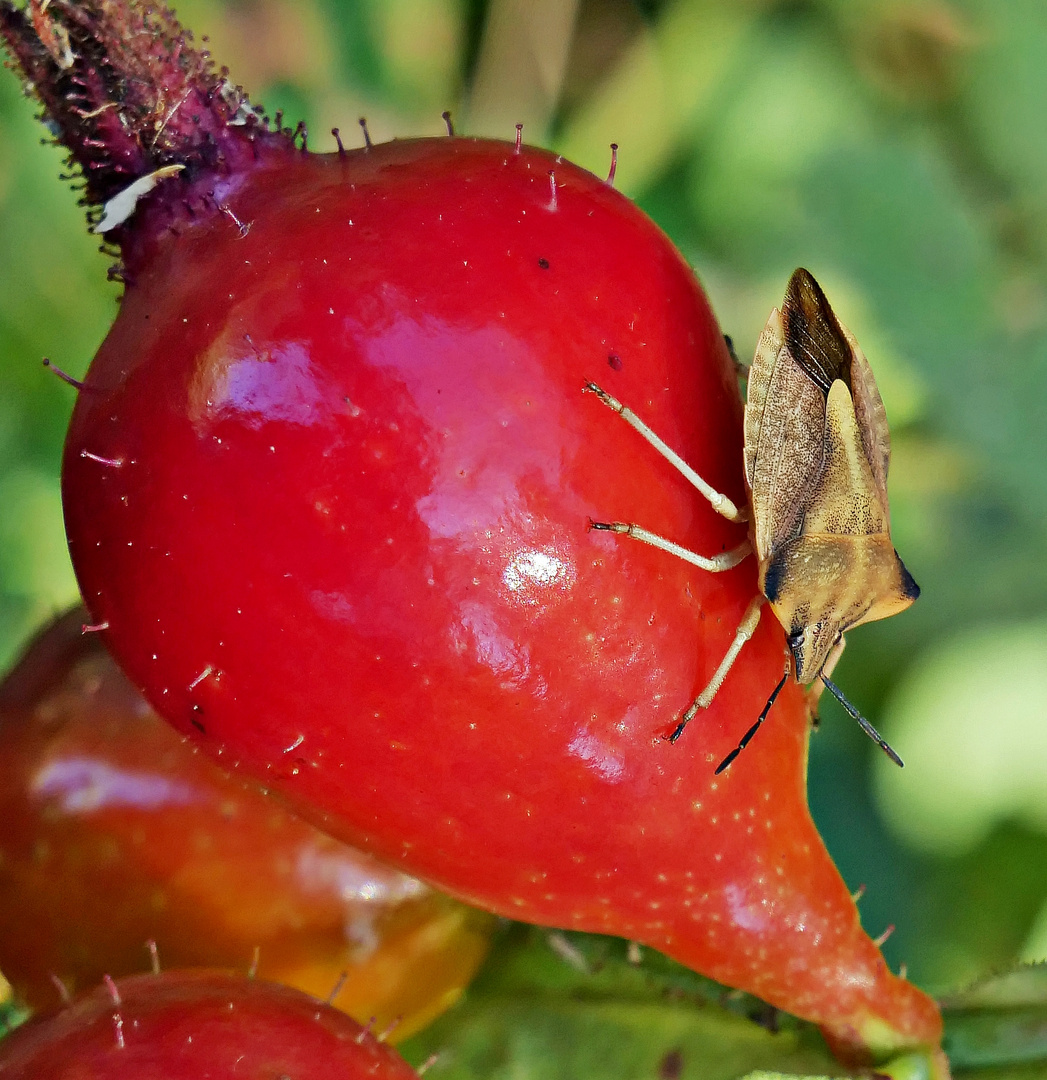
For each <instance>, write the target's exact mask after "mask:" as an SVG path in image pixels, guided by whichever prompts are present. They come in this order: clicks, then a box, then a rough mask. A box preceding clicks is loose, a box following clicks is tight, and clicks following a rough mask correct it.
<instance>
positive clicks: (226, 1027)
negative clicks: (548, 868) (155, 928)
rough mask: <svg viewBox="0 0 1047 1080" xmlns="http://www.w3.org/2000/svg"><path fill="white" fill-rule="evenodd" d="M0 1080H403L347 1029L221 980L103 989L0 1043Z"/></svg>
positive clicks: (408, 1074) (390, 1057)
mask: <svg viewBox="0 0 1047 1080" xmlns="http://www.w3.org/2000/svg"><path fill="white" fill-rule="evenodd" d="M0 1075H2V1076H3V1077H5V1080H72V1078H74V1077H75V1078H76V1080H142V1078H145V1077H164V1078H165V1080H198V1078H199V1077H208V1078H209V1080H273V1078H275V1077H281V1076H285V1077H294V1080H364V1078H365V1077H366V1078H367V1080H411V1078H412V1077H414V1076H415V1075H416V1074H415V1072H414V1071H413V1070H412V1069H411V1068H410V1066H408V1064H407V1063H406V1062H405V1061H404V1060H403V1059H402V1058H401V1057H400V1056H399V1055H398V1054H397V1053H396V1052H395V1051H394V1050H392V1049H391V1048H390V1047H388V1046H386V1045H384V1044H383V1043H380V1042H378V1041H377V1040H376V1039H375V1037H374V1036H373V1035H372V1034H371V1033H370V1032H368V1031H367V1030H366V1029H364V1028H362V1027H361V1026H360V1025H359V1024H358V1023H357V1022H356V1021H355V1020H353V1019H351V1018H350V1017H348V1016H346V1015H345V1013H343V1012H339V1011H338V1010H337V1009H334V1008H332V1007H331V1006H330V1005H325V1004H324V1003H322V1002H320V1001H317V1000H316V999H315V998H311V997H309V996H308V995H306V994H303V993H301V992H300V991H298V990H291V989H289V988H288V987H286V986H278V985H277V984H276V983H266V982H260V981H259V982H256V981H254V980H252V979H248V978H245V977H244V976H242V975H230V974H228V973H226V972H221V971H206V970H197V971H171V972H166V973H164V974H162V975H139V976H135V977H133V978H129V979H122V980H120V981H119V982H112V981H110V982H109V983H108V985H104V986H100V987H98V988H97V989H96V990H95V991H94V992H93V993H91V994H90V995H88V996H86V997H84V998H81V999H80V1000H78V1001H76V1002H74V1003H73V1004H72V1005H70V1006H69V1007H68V1008H66V1009H64V1010H62V1011H61V1012H58V1013H53V1014H51V1015H49V1016H41V1017H39V1018H36V1019H33V1020H30V1021H29V1022H28V1023H26V1024H24V1025H23V1026H22V1027H21V1028H19V1029H18V1030H17V1031H15V1032H14V1034H12V1035H9V1036H7V1037H6V1038H5V1039H3V1040H2V1041H0Z"/></svg>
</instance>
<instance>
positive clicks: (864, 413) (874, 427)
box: [840, 323, 891, 510]
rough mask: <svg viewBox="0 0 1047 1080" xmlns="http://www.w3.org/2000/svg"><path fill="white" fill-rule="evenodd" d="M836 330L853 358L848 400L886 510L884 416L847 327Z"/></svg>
mask: <svg viewBox="0 0 1047 1080" xmlns="http://www.w3.org/2000/svg"><path fill="white" fill-rule="evenodd" d="M840 328H841V329H842V330H843V332H844V334H845V335H846V337H847V340H848V342H849V344H850V346H851V352H852V353H853V356H854V360H853V362H852V364H851V397H852V398H853V399H854V413H855V417H856V418H857V421H858V427H859V429H860V430H861V434H862V445H863V446H864V447H865V456H866V458H867V459H868V461H869V467H870V469H871V470H872V475H873V479H874V481H875V483H876V488H877V490H878V492H879V495H880V500H881V502H882V503H883V506H884V509H885V510H886V509H887V470H888V468H889V467H890V464H891V433H890V431H889V430H888V428H887V413H886V411H885V410H884V407H883V398H881V397H880V391H879V390H878V389H877V387H876V380H875V379H874V378H873V373H872V368H871V367H869V361H868V360H866V359H865V353H863V352H862V350H861V347H860V346H859V344H858V342H857V341H855V340H854V337H853V335H852V334H851V332H850V331H849V330H848V329H847V327H846V326H844V325H843V324H842V323H841V324H840Z"/></svg>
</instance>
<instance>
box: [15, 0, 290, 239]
mask: <svg viewBox="0 0 1047 1080" xmlns="http://www.w3.org/2000/svg"><path fill="white" fill-rule="evenodd" d="M0 40H2V42H3V44H4V46H5V47H6V49H7V51H8V53H9V55H10V57H11V66H12V67H14V68H15V69H16V70H17V71H19V72H20V74H21V76H22V81H23V83H24V85H25V88H26V91H27V93H31V94H33V95H34V96H35V97H36V98H37V99H38V100H39V102H40V104H41V106H42V109H43V119H44V121H45V122H46V123H47V125H48V127H49V128H50V129H51V131H52V133H53V134H54V136H55V138H56V140H57V141H58V142H59V143H60V144H61V145H63V146H64V147H65V148H66V149H67V150H68V151H69V155H70V161H71V163H72V164H73V165H75V166H77V167H78V168H79V171H80V173H81V174H82V177H83V182H84V190H83V202H84V204H85V205H87V206H88V207H89V218H90V219H91V220H92V222H94V223H97V222H98V221H99V220H100V218H101V216H102V215H101V209H102V208H103V207H105V206H106V204H107V203H109V202H110V201H111V200H112V199H114V198H115V197H116V196H118V195H120V194H121V193H123V192H126V191H127V189H128V188H130V187H131V185H133V184H135V183H136V182H141V181H143V180H144V178H148V177H151V176H156V175H157V174H158V173H159V174H160V175H161V176H162V177H163V178H164V179H165V180H166V181H167V182H168V183H170V182H171V181H170V180H168V179H167V177H169V176H174V175H175V173H176V172H177V173H179V174H180V175H179V177H178V180H177V181H175V183H179V184H186V183H190V182H192V180H193V179H194V178H195V177H196V176H198V175H199V174H200V173H201V172H210V173H214V172H223V171H225V170H227V169H229V168H234V167H235V166H236V164H237V163H238V162H239V161H241V160H247V159H249V158H250V157H251V156H253V154H254V153H255V149H256V148H254V147H253V146H252V144H253V143H254V142H255V141H256V140H258V139H267V140H271V141H273V140H278V139H281V138H282V137H281V136H279V135H276V134H275V133H274V134H269V133H267V132H266V131H265V128H264V127H263V125H262V124H261V123H259V117H258V114H257V113H256V112H255V110H254V109H253V108H252V107H251V105H250V102H249V101H248V99H247V96H246V95H245V94H244V92H243V91H242V90H241V89H240V88H239V87H237V86H234V85H233V84H232V83H231V82H230V81H229V78H228V73H227V72H226V71H225V70H224V69H223V70H216V69H215V67H214V65H213V63H212V62H211V57H210V54H209V53H208V52H207V51H206V50H203V49H199V48H197V47H196V46H195V45H194V44H193V41H192V36H191V35H190V33H189V32H188V31H186V30H184V29H183V28H182V27H181V25H180V24H179V23H178V21H177V19H176V18H175V16H174V14H173V12H172V11H170V9H168V8H167V7H166V6H165V5H163V4H160V3H148V2H144V0H75V2H73V0H50V2H49V3H46V2H42V0H29V2H28V4H27V5H24V6H23V5H17V6H16V4H15V3H13V2H12V0H0ZM179 166H180V167H182V168H180V169H179V168H176V167H179ZM162 170H168V171H167V172H166V173H163V172H162ZM146 190H151V188H150V187H148V186H147V188H146ZM131 205H132V206H133V200H132V202H131Z"/></svg>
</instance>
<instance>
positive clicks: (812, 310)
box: [587, 268, 920, 772]
mask: <svg viewBox="0 0 1047 1080" xmlns="http://www.w3.org/2000/svg"><path fill="white" fill-rule="evenodd" d="M587 389H589V390H591V391H593V392H594V393H595V394H596V395H597V396H598V397H599V398H600V400H601V401H602V402H603V403H604V404H605V405H607V406H608V407H609V408H611V409H612V410H613V411H614V412H616V413H618V415H619V416H621V417H622V419H623V420H625V421H626V422H627V423H628V424H629V425H630V426H631V427H632V428H634V429H635V430H636V431H637V432H639V434H640V435H642V436H643V437H644V438H645V439H646V440H647V441H648V442H649V443H650V444H651V445H652V446H654V447H655V449H656V450H658V451H659V453H661V454H662V455H664V456H665V457H666V458H667V459H668V460H669V461H670V462H671V463H672V464H673V465H674V466H676V468H677V469H679V471H680V472H681V473H683V475H684V476H686V477H687V479H688V480H690V482H691V483H692V484H693V485H694V486H695V487H696V488H697V489H698V490H699V491H700V492H701V493H702V495H704V496H705V498H706V499H708V500H709V502H710V503H711V505H712V507H713V509H714V510H716V511H717V512H718V513H720V514H722V515H723V516H724V517H726V518H727V519H728V520H730V521H737V522H744V521H748V523H749V539H748V540H747V541H746V542H744V543H742V544H740V545H739V546H738V547H736V548H734V549H732V550H731V551H727V552H724V553H722V554H720V555H716V556H713V557H711V558H706V557H704V556H701V555H697V554H695V553H694V552H691V551H688V550H686V549H684V548H682V547H680V546H679V545H678V544H675V543H673V542H672V541H671V540H667V539H666V538H664V537H661V536H658V535H656V534H654V533H651V532H649V531H648V530H646V529H643V528H642V527H640V526H638V525H633V524H627V523H625V522H618V521H616V522H593V523H592V526H593V528H596V529H605V530H610V531H612V532H616V533H623V534H626V535H629V536H632V537H634V538H635V539H637V540H641V541H643V542H644V543H647V544H651V545H652V546H654V547H657V548H660V549H662V550H663V551H667V552H669V553H670V554H673V555H677V556H679V557H681V558H684V559H686V560H687V561H689V562H691V563H693V564H694V565H696V566H699V567H701V568H702V569H705V570H709V571H712V572H720V571H724V570H729V569H730V568H731V567H733V566H736V565H737V564H738V563H739V562H741V561H742V559H744V558H746V557H747V556H748V555H749V554H750V553H752V552H754V553H755V555H756V559H757V562H758V563H759V573H760V577H759V581H760V593H759V594H758V595H757V596H755V597H754V598H753V601H752V603H751V604H750V605H749V607H748V608H747V609H746V611H745V614H744V615H743V616H742V620H741V622H740V624H739V626H738V629H737V631H736V633H735V637H734V640H733V641H732V642H731V645H730V648H729V649H728V650H727V653H726V655H725V656H724V658H723V660H722V662H721V663H720V666H719V667H718V668H717V669H716V671H715V673H714V674H713V677H712V678H711V679H710V680H709V683H708V685H707V686H706V687H705V689H704V690H703V691H702V692H701V693H700V694H699V695H698V697H697V698H696V699H695V700H694V701H693V702H692V703H691V704H690V705H689V706H688V708H687V709H686V710H685V711H684V712H683V714H682V716H681V718H680V721H679V723H678V724H677V726H676V729H675V730H674V731H673V733H672V735H671V736H670V740H671V741H673V742H675V741H676V740H677V739H678V738H679V737H680V735H681V734H682V733H683V730H684V728H685V727H686V726H687V724H688V723H689V722H690V721H691V720H692V719H693V718H694V716H695V715H697V713H698V711H699V710H700V709H703V708H707V707H708V706H709V705H710V704H711V703H712V701H713V698H714V697H715V696H716V693H717V691H718V690H719V689H720V687H721V685H722V684H723V682H724V680H725V679H726V677H727V674H728V672H729V671H730V669H731V665H732V664H733V663H734V661H735V659H736V657H737V656H738V653H739V652H740V651H741V649H742V647H743V646H744V644H745V642H746V641H748V640H749V638H750V637H752V635H753V632H754V631H755V629H756V626H757V624H758V622H759V620H760V613H761V611H762V609H763V604H764V602H765V601H766V602H767V603H769V604H770V605H771V608H772V610H773V611H774V614H775V615H776V616H777V618H778V621H779V622H780V623H781V624H782V626H783V627H784V628H785V632H786V635H787V641H788V645H789V652H790V654H791V656H790V661H789V663H788V664H787V666H786V670H785V673H784V674H783V676H782V680H781V682H779V683H778V685H777V686H776V687H775V688H774V690H773V692H772V693H771V695H770V697H769V698H768V701H767V704H766V706H765V707H764V709H763V711H762V712H761V713H760V715H759V717H757V719H756V722H755V723H754V724H753V725H752V726H751V727H750V728H749V730H748V731H747V732H746V733H745V735H744V736H743V737H742V739H741V741H740V742H739V744H738V746H737V747H735V749H734V750H732V751H731V753H730V754H728V755H727V757H726V758H724V760H723V761H722V762H721V763H720V765H719V766H718V768H717V770H716V771H717V772H722V771H723V770H724V769H726V768H727V767H728V766H729V765H730V764H731V762H732V761H734V759H735V758H736V757H737V756H738V754H739V753H741V751H742V750H743V749H744V748H745V747H746V746H747V745H748V743H749V741H750V740H751V739H752V738H753V736H754V735H755V734H756V732H757V731H758V730H759V727H760V725H761V724H762V723H763V721H764V719H765V718H766V716H767V714H768V712H769V711H770V709H771V706H772V705H773V704H774V701H775V698H776V697H777V696H778V693H779V692H780V691H781V688H782V686H784V684H785V680H786V679H787V678H788V676H789V674H790V669H791V673H792V674H793V676H794V677H795V678H796V680H797V681H798V682H799V683H801V684H803V685H805V686H810V687H811V691H810V696H811V701H812V704H813V703H814V702H815V701H816V700H817V695H818V693H819V692H820V690H821V685H824V686H825V687H826V688H827V689H828V690H829V691H830V692H831V693H832V694H833V695H834V696H835V697H836V698H837V699H838V700H839V701H840V703H841V704H842V705H843V707H844V708H845V709H846V710H847V712H848V713H849V714H850V715H851V716H852V717H853V718H854V719H855V720H856V721H857V722H858V723H859V724H860V725H861V727H862V730H863V731H865V733H866V734H867V735H869V736H870V737H871V738H872V739H873V740H874V741H875V742H876V743H878V744H879V746H880V747H881V748H882V749H883V750H884V751H885V752H886V753H887V754H888V756H889V757H890V758H891V760H892V761H894V762H895V763H896V764H898V765H901V764H902V761H901V758H899V757H898V755H897V754H896V753H895V752H894V751H893V750H892V749H891V747H890V746H889V745H888V744H887V742H886V741H885V740H884V739H883V738H881V736H880V735H879V733H878V732H877V731H876V729H875V728H874V727H873V726H872V724H870V723H869V721H868V720H866V719H865V717H863V716H862V715H861V714H860V713H859V712H858V710H857V709H855V708H854V706H853V705H851V703H850V702H849V701H847V699H846V698H845V697H844V696H843V694H842V693H841V692H840V690H839V689H838V687H837V686H836V685H835V684H834V683H833V682H832V680H831V678H830V676H831V674H832V670H833V668H834V666H835V665H836V662H837V660H839V658H840V654H841V653H842V651H843V646H844V634H845V633H846V632H847V631H848V630H850V629H851V628H852V627H854V626H859V625H860V624H861V623H865V622H872V621H874V620H876V619H885V618H887V617H888V616H889V615H894V614H896V613H897V612H899V611H902V610H904V609H905V608H907V607H908V606H909V605H910V604H911V603H912V602H913V601H914V600H915V599H916V598H917V596H919V595H920V590H919V587H918V586H917V584H916V582H915V581H913V579H912V576H911V575H910V574H909V572H908V570H906V569H905V566H904V565H903V563H902V561H901V559H900V558H899V557H898V553H897V552H896V551H895V549H894V545H893V544H892V543H891V534H890V517H889V512H888V506H887V469H888V465H889V462H890V454H891V449H890V434H889V432H888V429H887V414H886V412H885V411H884V407H883V401H882V400H881V398H880V393H879V391H878V390H877V388H876V382H875V380H874V379H873V374H872V370H871V369H870V367H869V362H868V360H866V358H865V355H864V354H863V353H862V350H861V348H860V347H859V346H858V343H857V341H855V339H854V337H853V335H852V334H851V333H850V331H849V330H848V329H847V328H846V327H845V326H844V325H843V323H841V322H840V320H839V319H838V318H837V317H836V314H835V313H834V312H833V310H832V308H831V307H830V306H829V302H828V300H827V299H826V298H825V294H824V293H823V292H822V290H821V287H820V286H819V285H818V283H817V282H816V281H815V280H814V278H813V277H812V276H811V274H810V273H808V271H806V270H804V269H802V268H801V269H799V270H797V271H795V273H794V274H793V275H792V277H791V278H790V279H789V286H788V288H787V290H786V293H785V300H784V301H783V303H782V307H781V309H780V310H779V309H778V308H775V309H774V310H773V311H772V312H771V315H770V317H769V318H768V320H767V325H766V326H765V327H764V330H763V333H762V334H761V335H760V339H759V342H758V343H757V346H756V355H755V357H754V358H753V362H752V365H751V367H750V368H749V372H748V391H747V400H746V405H745V450H744V456H745V479H746V486H747V488H748V492H749V505H748V507H737V506H735V505H734V503H733V502H732V501H731V500H730V499H728V498H727V497H726V496H725V495H722V494H721V493H719V492H717V491H715V490H714V489H712V488H711V487H710V486H709V485H708V484H707V483H706V482H705V481H704V480H702V478H701V477H700V476H698V474H697V473H695V472H694V470H693V469H691V468H690V467H689V466H688V465H687V464H686V462H684V461H683V460H682V459H681V458H680V457H679V455H678V454H676V453H675V452H674V451H673V450H672V449H671V448H670V447H668V446H667V445H666V444H665V443H664V442H663V441H662V440H661V439H660V438H659V437H658V436H657V435H656V434H655V433H654V432H653V431H651V429H650V428H649V427H647V425H646V424H644V422H643V421H642V420H641V419H640V418H639V417H638V416H637V415H636V414H635V413H633V412H632V410H630V409H628V408H626V407H625V406H624V405H623V404H622V403H621V402H620V401H618V400H617V399H616V398H613V397H612V396H611V395H610V394H608V393H606V392H605V391H604V390H602V389H600V388H599V387H598V386H596V385H595V384H594V383H590V384H588V386H587ZM816 683H820V684H821V685H818V686H817V687H816V686H815V685H814V684H816Z"/></svg>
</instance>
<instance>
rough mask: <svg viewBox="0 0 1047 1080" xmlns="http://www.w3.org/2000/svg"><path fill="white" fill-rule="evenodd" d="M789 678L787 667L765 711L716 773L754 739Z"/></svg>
mask: <svg viewBox="0 0 1047 1080" xmlns="http://www.w3.org/2000/svg"><path fill="white" fill-rule="evenodd" d="M788 678H789V669H788V668H786V669H785V674H784V675H783V676H782V678H781V681H780V682H779V683H778V685H777V686H776V687H775V688H774V689H773V690H772V691H771V696H770V697H769V698H768V699H767V704H766V705H764V707H763V712H762V713H760V715H759V716H758V717H757V718H756V723H755V724H753V726H752V727H751V728H749V730H748V731H747V732H746V733H745V734H744V735H743V736H742V741H741V742H740V743H739V744H738V745H737V746H736V747H735V748H734V749H733V750H732V751H731V752H730V753H729V754H728V755H727V757H725V758H724V759H723V761H721V762H720V764H719V765H717V766H716V775H717V776H719V775H720V773H722V772H723V771H724V769H726V768H727V767H728V766H729V765H730V764H731V762H732V761H734V759H735V758H736V757H737V756H738V755H739V754H740V753H741V752H742V751H743V750H744V749H745V748H746V747H747V746H748V745H749V743H750V742H751V741H752V737H753V736H754V735H755V734H756V733H757V732H758V731H759V730H760V725H761V724H762V723H763V722H764V720H766V719H767V714H768V713H769V712H770V711H771V706H772V705H773V704H774V703H775V701H776V700H777V698H778V695H779V694H780V693H781V692H782V687H783V686H784V685H785V680H786V679H788Z"/></svg>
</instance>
